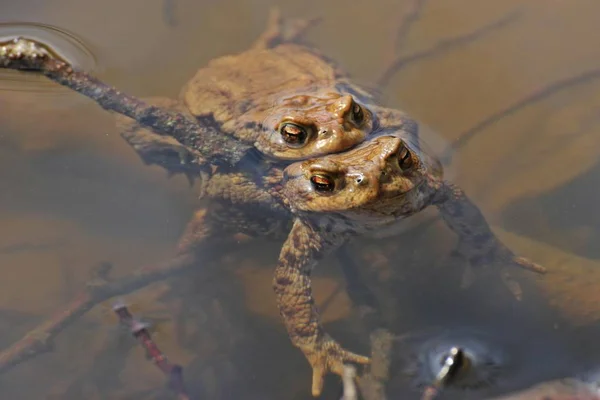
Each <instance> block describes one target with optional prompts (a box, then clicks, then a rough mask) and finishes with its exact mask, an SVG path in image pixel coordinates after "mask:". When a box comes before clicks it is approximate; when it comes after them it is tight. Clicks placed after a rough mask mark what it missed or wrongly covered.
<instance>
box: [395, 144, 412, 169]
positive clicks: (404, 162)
mask: <svg viewBox="0 0 600 400" xmlns="http://www.w3.org/2000/svg"><path fill="white" fill-rule="evenodd" d="M398 165H399V166H400V168H401V169H402V170H407V169H409V168H410V167H411V166H412V157H411V156H410V151H409V150H408V149H407V148H406V146H402V148H401V149H400V152H398Z"/></svg>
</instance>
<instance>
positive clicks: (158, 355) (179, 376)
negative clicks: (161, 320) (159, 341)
mask: <svg viewBox="0 0 600 400" xmlns="http://www.w3.org/2000/svg"><path fill="white" fill-rule="evenodd" d="M113 311H114V312H115V314H117V316H118V317H119V321H120V322H121V323H122V324H123V325H125V326H127V327H128V328H129V329H130V330H131V333H132V334H133V336H134V337H135V338H136V339H137V340H138V342H140V344H141V345H142V347H143V348H144V349H145V350H146V353H147V354H148V357H149V358H150V359H151V360H152V361H153V362H154V364H156V366H157V367H158V368H159V369H160V370H161V371H162V372H163V374H165V375H166V376H167V378H168V379H169V388H171V389H172V390H173V391H174V392H175V393H177V397H178V398H179V399H181V400H189V398H190V397H189V396H188V394H187V391H186V389H185V385H184V383H183V368H182V367H181V366H180V365H177V364H171V363H170V362H169V360H168V359H167V357H166V356H165V355H164V354H163V352H162V351H160V349H159V348H158V346H157V345H156V343H154V340H152V337H151V336H150V332H148V329H147V327H146V325H145V324H143V323H141V322H140V321H137V320H136V319H134V318H133V316H132V315H131V313H130V312H129V310H128V309H127V307H126V306H125V305H124V304H121V303H118V304H115V305H114V307H113Z"/></svg>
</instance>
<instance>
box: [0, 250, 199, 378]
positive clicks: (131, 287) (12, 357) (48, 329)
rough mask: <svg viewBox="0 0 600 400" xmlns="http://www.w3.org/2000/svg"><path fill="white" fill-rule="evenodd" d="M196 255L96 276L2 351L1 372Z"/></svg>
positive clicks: (179, 269) (185, 264)
mask: <svg viewBox="0 0 600 400" xmlns="http://www.w3.org/2000/svg"><path fill="white" fill-rule="evenodd" d="M194 261H195V258H194V257H193V256H192V255H189V254H185V255H181V256H178V257H175V258H173V259H172V260H170V261H169V262H166V263H163V264H159V265H155V266H151V267H146V268H144V269H142V270H140V271H139V272H138V273H137V274H135V275H133V276H131V277H129V278H125V279H121V280H119V281H115V282H108V281H106V280H105V279H104V278H102V277H101V278H100V279H95V280H93V281H92V282H90V283H89V284H88V287H87V288H86V290H84V291H83V292H82V293H80V294H79V295H78V296H76V298H75V299H74V300H72V301H71V302H70V303H69V304H68V305H67V306H65V307H64V308H63V309H62V310H61V311H60V312H58V313H56V314H55V315H53V316H52V317H50V318H49V319H48V320H46V321H44V322H42V323H41V324H40V325H38V326H37V327H36V328H34V329H33V330H31V331H30V332H28V333H27V334H26V335H25V336H24V337H23V338H22V339H21V340H19V341H18V342H16V343H14V344H13V345H12V346H10V347H9V348H8V349H6V350H4V351H3V352H1V353H0V373H3V372H6V371H8V370H10V369H12V368H13V367H15V366H16V365H18V364H20V363H22V362H23V361H26V360H29V359H31V358H34V357H36V356H38V355H40V354H42V353H45V352H48V351H50V350H52V348H53V340H54V338H55V337H56V336H57V335H58V334H59V333H60V332H62V331H63V330H64V329H65V328H67V327H68V326H69V325H71V324H72V323H74V322H75V321H77V319H79V317H81V316H82V315H83V314H85V313H86V312H87V311H89V310H90V309H91V308H92V307H94V306H95V305H97V304H98V303H101V302H103V301H105V300H107V299H110V298H111V297H114V296H121V295H124V294H127V293H131V292H133V291H135V290H138V289H141V288H143V287H144V286H148V285H150V284H151V283H154V282H157V281H160V280H163V279H166V278H168V277H171V276H174V275H177V274H180V273H183V272H185V271H186V270H187V269H189V268H190V267H193V266H194Z"/></svg>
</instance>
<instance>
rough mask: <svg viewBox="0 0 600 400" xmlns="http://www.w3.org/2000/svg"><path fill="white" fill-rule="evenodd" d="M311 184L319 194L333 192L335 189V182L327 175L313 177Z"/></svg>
mask: <svg viewBox="0 0 600 400" xmlns="http://www.w3.org/2000/svg"><path fill="white" fill-rule="evenodd" d="M310 183H311V184H312V186H313V189H315V190H316V191H317V192H332V191H333V189H335V182H334V181H333V179H331V178H330V177H328V176H327V175H322V174H317V175H313V176H311V177H310Z"/></svg>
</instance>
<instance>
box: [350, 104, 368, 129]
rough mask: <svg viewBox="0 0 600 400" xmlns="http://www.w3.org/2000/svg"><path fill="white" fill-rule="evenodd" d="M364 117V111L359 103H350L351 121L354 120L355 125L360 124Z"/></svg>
mask: <svg viewBox="0 0 600 400" xmlns="http://www.w3.org/2000/svg"><path fill="white" fill-rule="evenodd" d="M364 119H365V112H364V111H363V108H362V107H361V106H360V104H358V103H354V104H353V105H352V121H354V123H355V124H356V125H360V124H362V123H363V121H364Z"/></svg>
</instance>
